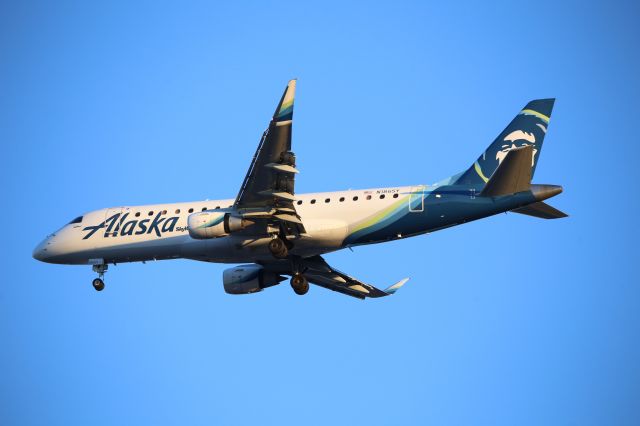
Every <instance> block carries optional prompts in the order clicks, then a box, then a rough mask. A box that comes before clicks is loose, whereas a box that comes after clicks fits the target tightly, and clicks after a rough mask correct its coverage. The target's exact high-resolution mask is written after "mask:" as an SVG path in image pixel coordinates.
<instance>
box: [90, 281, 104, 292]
mask: <svg viewBox="0 0 640 426" xmlns="http://www.w3.org/2000/svg"><path fill="white" fill-rule="evenodd" d="M92 284H93V288H95V289H96V291H102V290H104V281H102V280H101V279H100V278H96V279H94V280H93V283H92Z"/></svg>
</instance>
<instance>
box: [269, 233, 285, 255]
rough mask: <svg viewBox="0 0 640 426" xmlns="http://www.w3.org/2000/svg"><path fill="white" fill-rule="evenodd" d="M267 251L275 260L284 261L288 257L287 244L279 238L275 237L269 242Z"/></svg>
mask: <svg viewBox="0 0 640 426" xmlns="http://www.w3.org/2000/svg"><path fill="white" fill-rule="evenodd" d="M269 251H270V252H271V254H272V255H273V257H275V258H276V259H286V258H287V256H288V255H289V249H288V248H287V243H285V242H284V240H283V239H282V238H280V237H275V238H273V239H272V240H271V241H269Z"/></svg>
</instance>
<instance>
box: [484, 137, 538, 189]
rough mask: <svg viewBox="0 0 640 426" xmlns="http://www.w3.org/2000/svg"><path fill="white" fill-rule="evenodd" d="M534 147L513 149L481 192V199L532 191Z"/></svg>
mask: <svg viewBox="0 0 640 426" xmlns="http://www.w3.org/2000/svg"><path fill="white" fill-rule="evenodd" d="M532 156H533V147H532V146H531V145H529V146H523V147H520V148H515V149H512V150H511V151H509V152H507V155H506V156H505V157H504V160H502V163H500V165H499V166H498V168H497V169H496V171H495V172H494V173H493V174H492V175H491V178H490V179H489V181H488V182H487V184H486V185H485V186H484V188H483V189H482V192H480V196H481V197H497V196H500V195H509V194H515V193H517V192H523V191H529V190H530V189H531V175H532V173H533V172H532V170H533V168H532V167H531V158H532Z"/></svg>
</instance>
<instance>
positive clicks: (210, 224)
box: [187, 211, 253, 240]
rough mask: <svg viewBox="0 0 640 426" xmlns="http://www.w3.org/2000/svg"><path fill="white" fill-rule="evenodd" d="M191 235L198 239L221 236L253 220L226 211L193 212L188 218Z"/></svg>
mask: <svg viewBox="0 0 640 426" xmlns="http://www.w3.org/2000/svg"><path fill="white" fill-rule="evenodd" d="M187 225H188V226H189V235H190V236H191V238H195V239H197V240H204V239H207V238H219V237H224V236H226V235H229V234H230V233H232V232H235V231H239V230H241V229H244V228H246V227H247V226H249V225H253V222H252V221H250V220H247V219H242V218H240V217H237V216H233V215H231V213H225V212H208V211H205V212H199V213H192V214H190V215H189V217H188V218H187Z"/></svg>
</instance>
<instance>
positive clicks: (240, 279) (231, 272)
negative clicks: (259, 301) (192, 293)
mask: <svg viewBox="0 0 640 426" xmlns="http://www.w3.org/2000/svg"><path fill="white" fill-rule="evenodd" d="M285 279H286V278H284V277H283V276H280V275H278V274H276V273H275V272H270V271H265V270H264V268H263V267H262V266H260V265H240V266H236V267H235V268H230V269H225V271H224V272H223V273H222V282H223V283H224V291H226V292H227V293H229V294H249V293H256V292H258V291H262V289H264V288H267V287H271V286H274V285H276V284H279V283H280V281H283V280H285Z"/></svg>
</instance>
